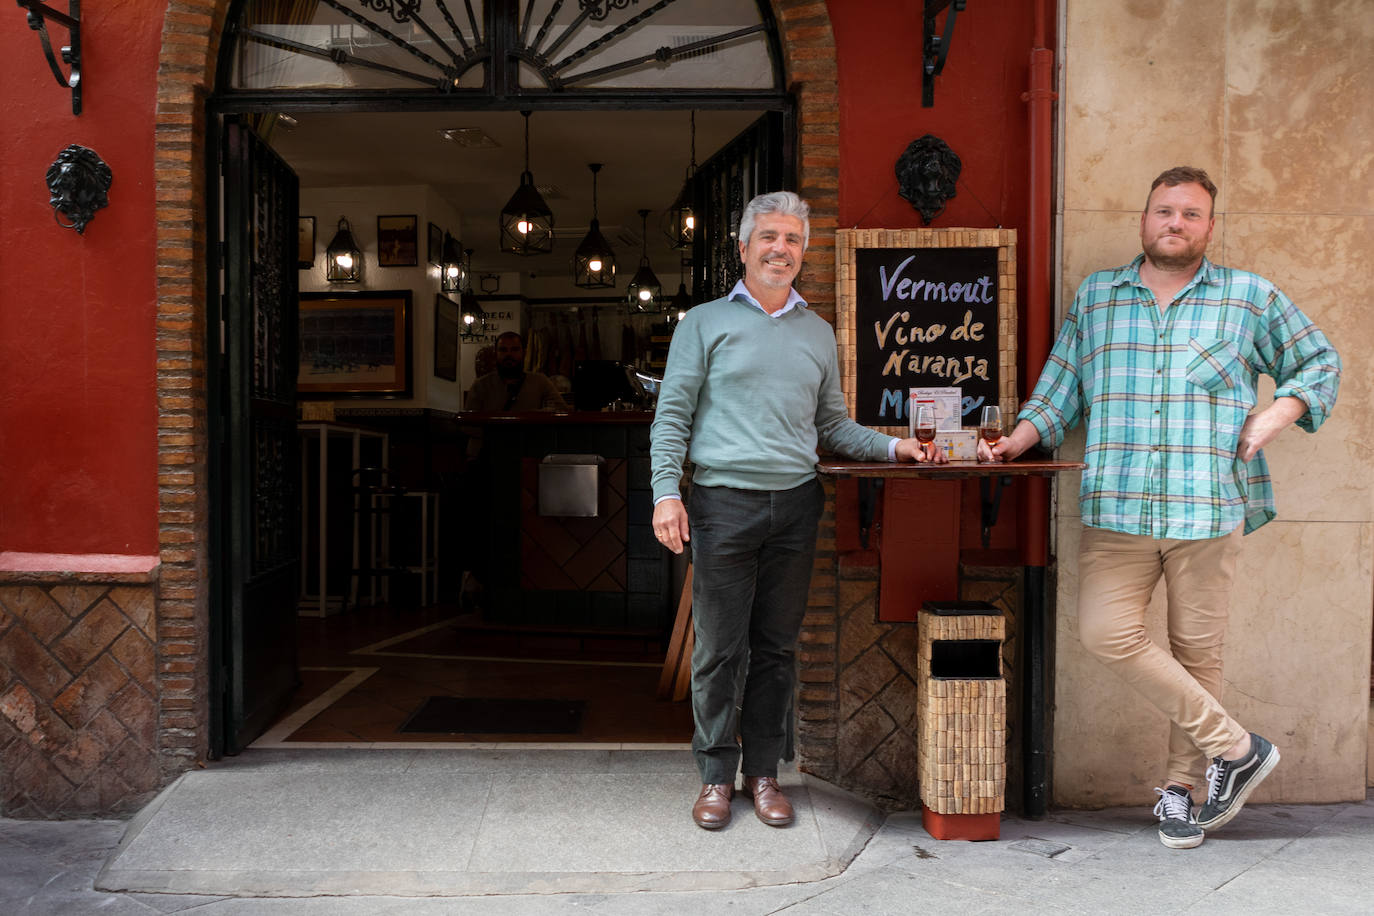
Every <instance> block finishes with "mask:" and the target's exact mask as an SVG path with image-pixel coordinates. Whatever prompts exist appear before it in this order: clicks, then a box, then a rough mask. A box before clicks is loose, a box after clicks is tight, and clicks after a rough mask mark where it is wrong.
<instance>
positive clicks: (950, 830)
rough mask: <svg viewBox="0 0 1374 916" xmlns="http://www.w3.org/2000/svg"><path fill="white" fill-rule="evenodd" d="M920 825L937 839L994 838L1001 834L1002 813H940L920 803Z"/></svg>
mask: <svg viewBox="0 0 1374 916" xmlns="http://www.w3.org/2000/svg"><path fill="white" fill-rule="evenodd" d="M921 826H922V827H924V828H926V833H928V834H930V835H931V836H933V837H934V838H935V839H937V840H974V841H977V840H995V839H998V838H999V837H1001V835H1002V815H1001V814H1000V813H997V812H994V813H992V814H940V813H939V812H937V811H931V810H930V809H929V808H928V807H926V806H925V805H924V804H922V805H921Z"/></svg>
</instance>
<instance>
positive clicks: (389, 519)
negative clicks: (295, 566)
mask: <svg viewBox="0 0 1374 916" xmlns="http://www.w3.org/2000/svg"><path fill="white" fill-rule="evenodd" d="M353 487H354V489H353V492H354V514H353V518H354V524H353V578H352V580H351V581H350V589H349V593H350V598H351V599H352V600H353V602H354V604H355V606H356V604H357V598H355V597H354V596H357V595H358V593H359V592H360V591H361V590H362V588H363V584H364V582H366V583H367V585H366V588H367V590H368V594H369V597H370V600H371V602H372V603H373V604H376V603H377V595H378V588H377V586H378V582H379V581H380V582H381V585H382V588H381V595H382V597H383V598H384V599H386V600H387V601H391V600H392V599H393V590H392V588H391V586H392V585H393V584H394V579H395V577H396V576H397V575H401V574H413V575H417V576H418V577H419V580H420V596H419V597H420V605H421V606H422V607H423V606H425V605H428V604H429V603H430V596H431V595H433V596H434V598H435V599H436V600H437V599H438V594H439V560H438V554H439V550H438V544H439V494H438V492H436V491H434V490H428V489H424V488H420V487H416V488H409V487H404V486H401V485H399V484H393V483H391V482H390V478H389V475H388V473H387V471H386V469H385V468H358V469H356V470H355V471H354V472H353ZM412 502H413V504H414V505H413V509H414V511H413V512H412V511H411V508H412V506H411V504H412ZM411 519H414V520H415V521H416V522H418V524H417V525H415V527H414V528H413V529H411V531H407V530H406V529H405V527H398V525H401V526H403V525H404V524H405V523H409V522H410V521H411ZM412 531H413V535H412V533H411V532H412ZM403 535H404V536H403ZM412 536H413V537H414V538H415V539H414V541H413V542H412V541H411V540H410V538H411V537H412ZM398 540H399V541H400V543H399V544H398V543H396V542H397V541H398ZM407 560H413V562H407Z"/></svg>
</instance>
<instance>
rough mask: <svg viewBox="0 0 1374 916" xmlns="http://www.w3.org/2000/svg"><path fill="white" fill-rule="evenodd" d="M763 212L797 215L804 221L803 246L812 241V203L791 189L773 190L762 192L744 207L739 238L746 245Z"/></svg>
mask: <svg viewBox="0 0 1374 916" xmlns="http://www.w3.org/2000/svg"><path fill="white" fill-rule="evenodd" d="M761 213H777V214H779V215H780V216H795V217H796V218H797V219H799V220H801V223H802V247H803V248H805V247H806V246H807V245H808V244H810V242H811V205H810V204H808V203H807V202H806V201H804V200H802V199H801V198H800V197H798V196H797V195H796V194H794V193H792V192H791V191H773V192H771V193H768V194H760V195H759V196H758V197H755V198H754V199H753V200H751V201H749V203H748V204H747V205H746V206H745V208H744V216H743V217H741V218H740V221H739V240H740V241H741V242H744V243H745V244H746V245H747V244H749V237H750V236H751V235H753V234H754V220H755V219H756V218H757V217H758V216H759V214H761Z"/></svg>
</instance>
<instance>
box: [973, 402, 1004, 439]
mask: <svg viewBox="0 0 1374 916" xmlns="http://www.w3.org/2000/svg"><path fill="white" fill-rule="evenodd" d="M978 438H979V439H982V440H983V441H984V442H986V443H987V444H988V448H992V447H993V446H994V445H996V444H997V440H998V439H1001V438H1002V408H1000V407H998V406H997V405H996V404H989V405H988V406H987V407H984V408H983V418H982V419H981V420H979V421H978Z"/></svg>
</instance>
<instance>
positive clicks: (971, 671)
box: [930, 639, 1002, 680]
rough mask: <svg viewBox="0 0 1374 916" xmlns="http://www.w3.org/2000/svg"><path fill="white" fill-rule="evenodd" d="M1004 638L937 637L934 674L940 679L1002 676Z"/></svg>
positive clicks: (932, 660) (933, 648)
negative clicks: (1002, 639)
mask: <svg viewBox="0 0 1374 916" xmlns="http://www.w3.org/2000/svg"><path fill="white" fill-rule="evenodd" d="M1001 647H1002V641H1001V640H1000V639H936V640H932V641H931V643H930V676H931V677H932V678H934V679H936V680H974V679H995V678H999V677H1001V676H1002V658H1001V651H1002V649H1001Z"/></svg>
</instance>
